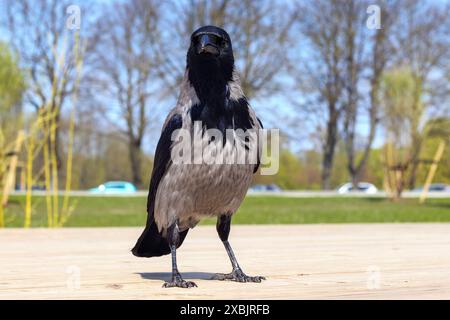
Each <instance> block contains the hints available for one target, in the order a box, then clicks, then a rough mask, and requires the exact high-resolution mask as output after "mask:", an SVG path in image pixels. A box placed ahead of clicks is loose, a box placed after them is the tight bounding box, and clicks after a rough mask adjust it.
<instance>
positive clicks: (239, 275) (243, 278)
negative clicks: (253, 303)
mask: <svg viewBox="0 0 450 320" xmlns="http://www.w3.org/2000/svg"><path fill="white" fill-rule="evenodd" d="M212 280H220V281H223V280H233V281H236V282H257V283H260V282H261V281H262V280H266V278H265V277H262V276H255V277H251V276H247V275H246V274H244V273H243V272H242V271H241V270H236V271H233V272H231V273H226V274H224V273H216V274H215V275H214V276H213V277H212Z"/></svg>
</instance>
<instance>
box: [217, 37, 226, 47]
mask: <svg viewBox="0 0 450 320" xmlns="http://www.w3.org/2000/svg"><path fill="white" fill-rule="evenodd" d="M219 44H220V46H221V47H222V48H225V47H226V46H227V40H225V39H221V40H220V43H219Z"/></svg>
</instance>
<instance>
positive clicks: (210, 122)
mask: <svg viewBox="0 0 450 320" xmlns="http://www.w3.org/2000/svg"><path fill="white" fill-rule="evenodd" d="M198 123H199V124H200V126H199V128H200V129H199V130H200V133H199V135H196V132H197V131H198V130H197V129H198V128H197V129H196V124H198ZM259 129H262V124H261V121H260V120H259V119H258V118H257V117H256V114H255V112H254V111H253V109H252V108H251V107H250V106H249V104H248V101H247V99H246V97H245V95H244V93H243V91H242V88H241V85H240V80H239V77H238V74H237V72H236V70H235V66H234V56H233V49H232V45H231V40H230V36H229V35H228V33H227V32H226V31H225V30H223V29H221V28H218V27H215V26H204V27H201V28H199V29H198V30H196V31H195V32H194V33H193V34H192V36H191V43H190V47H189V50H188V53H187V66H186V71H185V75H184V79H183V83H182V87H181V93H180V95H179V98H178V102H177V105H176V107H175V108H174V109H172V110H171V112H170V113H169V115H168V117H167V119H166V121H165V123H164V125H163V129H162V133H161V137H160V139H159V142H158V145H157V147H156V152H155V159H154V167H153V172H152V176H151V181H150V188H149V193H148V199H147V213H148V216H147V224H146V227H145V229H144V231H143V233H142V235H141V236H140V237H139V239H138V240H137V243H136V245H135V246H134V248H133V249H132V252H133V254H134V255H135V256H138V257H158V256H162V255H166V254H169V253H171V255H172V279H171V281H168V282H166V283H164V285H163V286H164V287H182V288H189V287H194V286H196V284H195V283H194V282H191V281H185V280H184V279H183V278H182V276H181V274H180V273H179V272H178V268H177V262H176V249H177V248H179V247H180V246H181V244H182V243H183V241H184V239H185V237H186V235H187V233H188V230H189V229H190V228H193V227H195V225H196V224H197V223H198V222H199V221H200V220H201V219H202V218H204V217H211V216H216V217H217V226H216V227H217V232H218V234H219V237H220V239H221V240H222V242H223V244H224V246H225V249H226V251H227V253H228V256H229V258H230V260H231V265H232V272H231V273H229V274H216V275H215V276H214V279H217V280H234V281H239V282H261V280H263V279H265V278H264V277H261V276H248V275H246V274H245V273H244V272H243V271H242V269H241V267H240V266H239V264H238V262H237V260H236V257H235V256H234V253H233V250H232V249H231V246H230V244H229V242H228V235H229V233H230V224H231V217H232V215H233V214H234V213H235V212H236V211H237V209H238V208H239V206H240V204H241V202H242V200H243V199H244V197H245V195H246V193H247V190H248V188H249V186H250V184H251V180H252V176H253V174H254V173H255V172H256V171H257V169H258V166H259V159H260V151H261V147H260V145H259V143H258V142H257V143H256V144H257V148H256V149H257V151H256V153H257V156H256V161H254V162H251V163H247V162H245V163H242V162H232V161H231V162H230V161H228V160H229V159H226V160H225V161H223V162H221V163H220V162H216V161H213V162H212V163H211V162H210V161H208V162H207V163H206V162H205V161H200V162H198V161H193V163H179V162H176V161H174V157H173V151H174V149H175V148H176V147H177V146H178V145H177V141H179V140H178V139H177V137H179V136H180V134H179V132H181V131H182V130H184V132H188V133H190V134H192V135H193V136H194V138H191V139H186V141H188V144H189V145H195V144H196V139H199V140H200V145H201V146H209V145H210V144H214V143H215V144H216V145H218V146H220V147H222V149H221V150H222V151H221V152H218V151H217V152H216V153H214V152H213V153H212V154H216V155H218V154H219V153H220V154H221V155H226V157H228V158H230V159H231V158H233V156H235V155H236V154H237V152H238V149H239V148H238V146H239V143H236V141H232V140H230V139H229V138H230V137H233V138H234V139H238V140H239V139H241V140H242V139H244V140H245V141H246V142H248V141H250V140H251V139H247V138H242V137H243V135H242V134H239V132H241V133H242V132H248V131H251V130H254V131H255V130H259ZM196 130H197V131H196ZM230 131H231V135H230V134H229V132H230ZM210 132H214V134H211V133H210ZM197 133H198V132H197ZM216 134H221V135H222V137H223V138H222V139H215V137H216ZM236 137H238V138H236ZM239 137H241V138H239ZM247 137H248V135H247ZM183 140H184V139H183ZM244 140H242V141H244ZM186 141H183V142H186ZM242 141H241V142H242ZM252 141H253V142H255V141H259V140H252ZM191 150H192V149H191ZM194 150H196V149H195V147H194ZM241 150H242V148H241ZM243 150H246V152H250V151H249V147H248V145H245V148H244V149H243ZM184 151H185V149H183V152H184ZM203 153H205V151H203ZM194 157H195V155H194ZM189 159H190V160H191V159H192V158H191V157H189ZM233 159H235V158H233Z"/></svg>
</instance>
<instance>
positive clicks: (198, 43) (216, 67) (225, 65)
mask: <svg viewBox="0 0 450 320" xmlns="http://www.w3.org/2000/svg"><path fill="white" fill-rule="evenodd" d="M187 67H188V69H189V70H190V71H194V72H195V73H196V74H197V75H211V73H214V74H216V75H217V76H219V77H221V78H223V79H224V80H225V81H229V80H231V78H232V75H233V68H234V57H233V48H232V46H231V39H230V36H229V35H228V33H227V32H226V31H225V30H223V29H221V28H219V27H215V26H204V27H201V28H199V29H197V30H196V31H194V33H193V34H192V36H191V44H190V47H189V50H188V54H187Z"/></svg>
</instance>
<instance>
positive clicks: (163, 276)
mask: <svg viewBox="0 0 450 320" xmlns="http://www.w3.org/2000/svg"><path fill="white" fill-rule="evenodd" d="M136 274H139V275H140V276H141V278H142V279H146V280H161V281H169V280H170V279H171V278H172V273H171V272H137V273H136ZM214 275H215V273H211V272H181V276H182V277H183V279H196V280H212V277H213V276H214Z"/></svg>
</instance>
